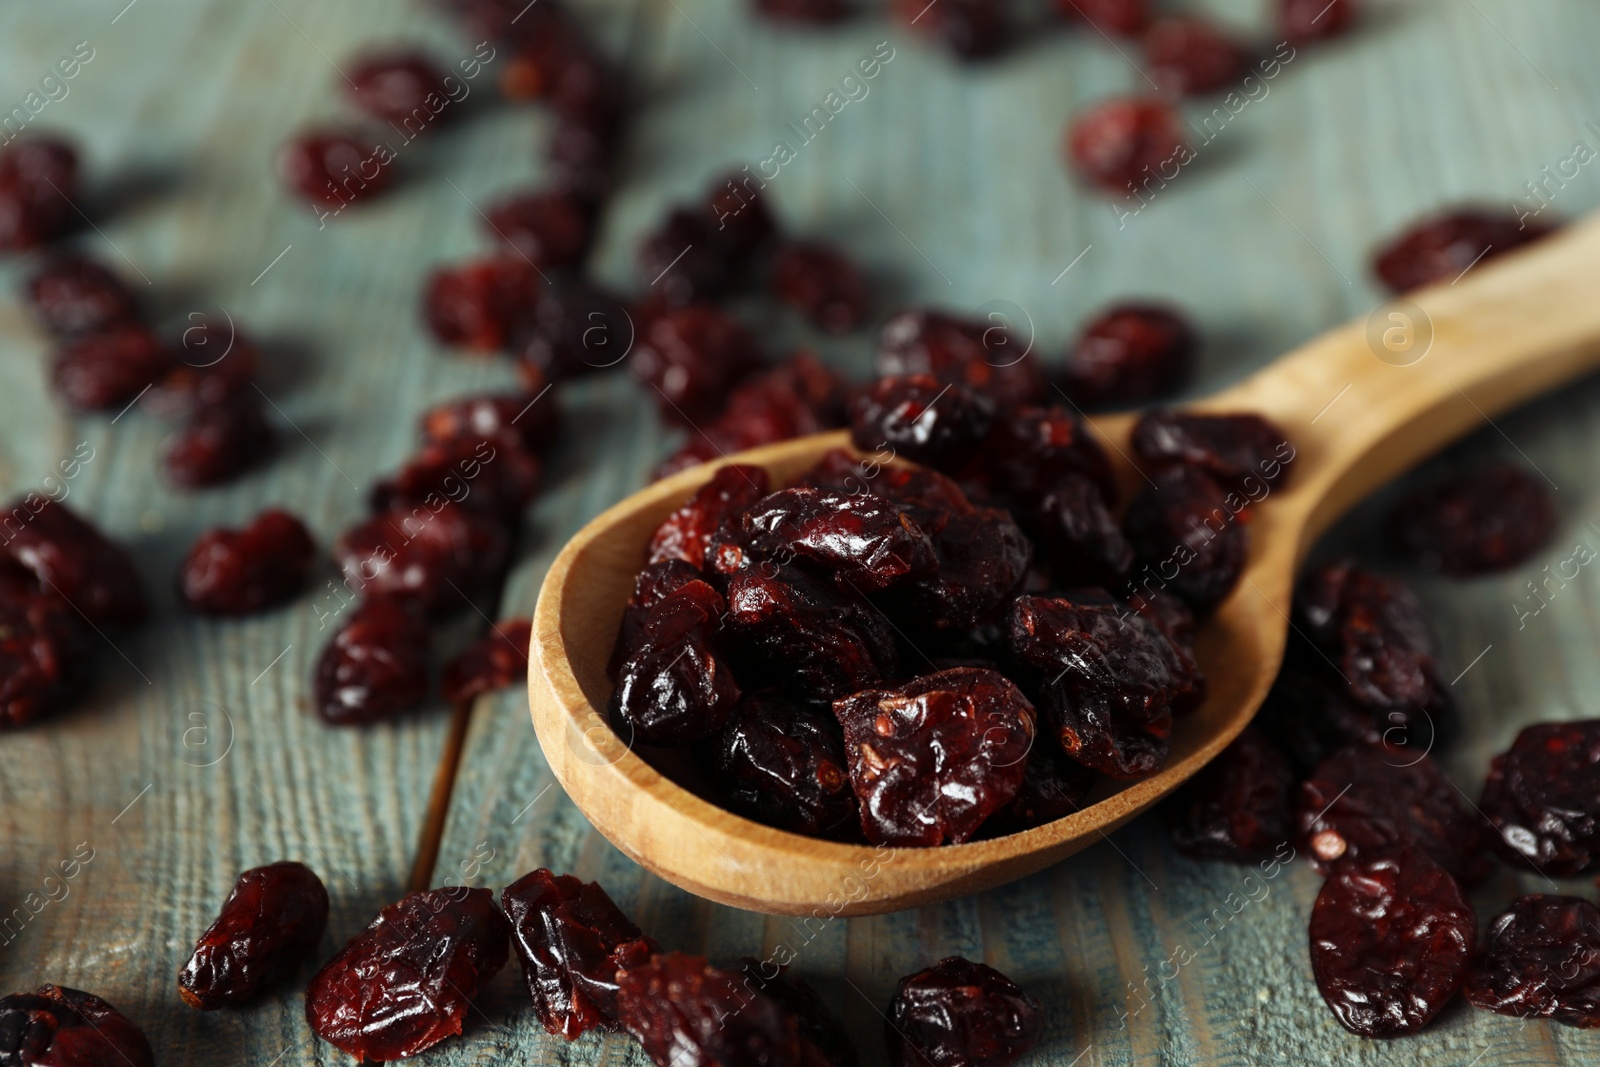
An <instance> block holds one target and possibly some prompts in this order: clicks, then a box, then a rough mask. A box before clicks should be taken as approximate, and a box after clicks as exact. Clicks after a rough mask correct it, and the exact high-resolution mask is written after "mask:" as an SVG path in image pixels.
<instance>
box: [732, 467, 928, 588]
mask: <svg viewBox="0 0 1600 1067" xmlns="http://www.w3.org/2000/svg"><path fill="white" fill-rule="evenodd" d="M740 526H741V529H742V532H743V535H744V538H743V539H744V543H745V544H746V545H748V546H749V547H750V548H751V550H753V551H755V552H757V553H759V554H761V555H763V556H765V557H767V558H771V559H779V560H784V561H788V560H794V561H796V562H798V563H800V564H802V565H804V566H808V567H812V568H814V569H817V570H819V571H822V572H824V573H827V574H830V575H832V576H833V577H834V579H835V580H836V581H838V582H839V583H841V584H843V585H845V586H848V587H849V588H852V589H854V590H856V591H857V592H859V593H873V592H878V591H880V590H883V589H887V588H889V587H890V586H892V585H895V584H896V583H899V582H902V581H905V580H907V579H913V578H919V577H926V576H929V575H932V574H933V573H934V571H935V570H936V568H937V567H938V557H937V555H936V554H935V552H934V547H933V543H932V541H931V540H930V539H929V537H928V535H927V534H926V533H925V532H924V531H923V530H922V529H921V528H920V527H919V526H917V524H916V523H914V522H913V521H911V519H910V517H908V516H907V515H906V514H905V513H904V512H902V511H901V510H900V509H899V508H897V507H895V506H894V505H893V504H892V503H890V502H889V501H888V500H886V499H884V498H883V497H878V496H871V495H856V496H852V495H850V494H847V493H838V492H833V491H831V490H825V489H810V488H804V487H797V488H793V489H783V490H780V491H779V492H776V493H773V494H772V495H771V496H768V497H766V498H764V499H762V500H760V501H758V502H756V503H755V504H752V505H751V506H750V507H749V508H747V509H746V510H745V512H744V515H743V517H742V518H741V520H740Z"/></svg>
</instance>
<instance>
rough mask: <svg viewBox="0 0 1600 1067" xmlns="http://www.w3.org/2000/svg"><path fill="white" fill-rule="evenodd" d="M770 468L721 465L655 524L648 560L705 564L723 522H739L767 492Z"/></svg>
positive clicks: (646, 559) (646, 551)
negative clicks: (681, 505)
mask: <svg viewBox="0 0 1600 1067" xmlns="http://www.w3.org/2000/svg"><path fill="white" fill-rule="evenodd" d="M768 486H769V482H768V478H767V472H766V470H764V469H763V468H761V467H751V466H747V465H744V464H737V463H730V464H728V465H727V466H725V467H720V468H718V469H717V472H716V473H715V474H713V475H712V476H711V479H710V480H709V481H707V482H706V484H705V485H703V486H701V487H700V488H699V489H697V490H695V494H694V496H692V497H690V498H689V500H688V502H687V503H685V504H684V505H683V507H681V508H679V509H678V510H677V511H674V512H673V513H672V514H671V515H668V516H667V518H666V521H665V522H663V523H662V524H661V525H660V526H658V527H656V532H655V533H653V534H652V535H651V536H650V545H649V547H648V548H647V549H645V562H646V563H664V562H666V561H667V560H669V559H681V560H683V561H684V562H685V563H691V564H693V565H694V566H696V567H703V566H705V562H706V548H707V546H709V545H710V543H711V537H712V535H713V534H715V533H716V532H717V529H718V528H719V527H720V526H722V525H723V524H724V523H727V522H732V523H735V524H737V523H738V521H739V516H741V515H743V514H744V513H745V510H746V509H747V508H749V507H750V506H751V505H752V504H754V503H755V502H756V501H758V500H760V499H762V498H763V497H765V496H766V495H767V490H768Z"/></svg>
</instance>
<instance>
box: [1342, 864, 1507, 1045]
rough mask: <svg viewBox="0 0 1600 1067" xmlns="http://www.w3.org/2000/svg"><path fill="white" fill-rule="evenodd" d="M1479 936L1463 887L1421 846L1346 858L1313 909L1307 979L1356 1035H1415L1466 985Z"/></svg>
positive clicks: (1343, 1024)
mask: <svg viewBox="0 0 1600 1067" xmlns="http://www.w3.org/2000/svg"><path fill="white" fill-rule="evenodd" d="M1476 931H1477V917H1476V916H1475V915H1474V914H1473V911H1472V905H1471V904H1468V903H1467V899H1466V897H1464V896H1462V894H1461V887H1460V886H1458V885H1457V884H1456V881H1455V879H1454V878H1452V877H1451V876H1450V873H1449V872H1448V871H1446V870H1445V869H1444V868H1442V867H1440V866H1439V865H1438V864H1437V863H1435V862H1433V860H1431V859H1429V858H1428V855H1427V853H1425V852H1423V851H1422V850H1420V849H1415V848H1412V849H1403V850H1401V851H1399V852H1395V853H1391V854H1389V855H1384V856H1379V857H1377V858H1374V859H1363V860H1348V861H1345V862H1343V863H1340V864H1339V865H1338V866H1337V867H1336V868H1334V870H1333V871H1332V872H1331V873H1330V874H1329V875H1328V880H1327V881H1326V882H1324V883H1323V885H1322V891H1321V892H1320V893H1318V894H1317V902H1316V904H1315V905H1313V906H1312V908H1311V973H1312V974H1313V975H1315V976H1316V980H1317V990H1318V992H1320V993H1321V994H1322V999H1323V1000H1324V1001H1326V1002H1327V1004H1328V1007H1329V1008H1331V1009H1332V1010H1333V1015H1334V1018H1336V1019H1338V1020H1339V1024H1340V1025H1341V1026H1343V1027H1344V1028H1345V1029H1346V1030H1349V1031H1350V1032H1351V1033H1353V1034H1359V1035H1360V1036H1362V1037H1398V1036H1400V1035H1403V1034H1414V1033H1416V1032H1417V1031H1418V1030H1421V1029H1422V1028H1423V1027H1425V1026H1427V1025H1428V1023H1429V1022H1431V1021H1432V1020H1433V1017H1434V1016H1435V1015H1437V1014H1438V1013H1439V1009H1440V1008H1442V1007H1444V1006H1445V1004H1446V1003H1447V1002H1448V1001H1449V1000H1450V998H1451V997H1453V996H1455V995H1456V990H1457V989H1459V988H1460V987H1461V981H1462V979H1463V978H1465V977H1466V973H1467V965H1468V962H1469V960H1470V957H1471V956H1472V942H1473V938H1474V935H1475V933H1476Z"/></svg>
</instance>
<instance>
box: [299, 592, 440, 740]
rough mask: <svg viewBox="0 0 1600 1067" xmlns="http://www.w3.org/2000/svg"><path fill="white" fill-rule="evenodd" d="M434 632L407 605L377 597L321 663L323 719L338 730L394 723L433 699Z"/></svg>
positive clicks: (318, 695) (318, 693)
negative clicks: (430, 689) (431, 658)
mask: <svg viewBox="0 0 1600 1067" xmlns="http://www.w3.org/2000/svg"><path fill="white" fill-rule="evenodd" d="M430 644H431V641H430V638H429V636H428V627H427V624H426V623H425V622H423V621H422V619H421V618H419V617H418V616H417V614H416V613H415V612H414V611H413V610H412V609H411V607H410V605H408V604H406V603H405V602H404V601H401V600H396V599H394V598H392V597H382V596H378V597H371V598H370V599H368V600H367V601H365V602H364V603H363V604H362V605H361V606H360V607H358V608H356V609H355V611H354V612H353V613H352V614H351V616H350V618H349V619H347V620H346V621H345V624H344V625H343V626H341V627H340V628H339V631H338V632H337V633H336V634H334V635H333V640H331V641H329V642H328V644H327V647H325V648H324V649H323V650H322V655H321V656H320V657H319V658H318V659H317V667H316V674H315V675H314V679H313V688H314V689H315V694H314V695H315V699H316V708H317V714H318V715H320V716H321V717H322V719H323V721H324V722H327V723H330V724H332V725H334V726H366V725H368V724H370V723H375V722H380V721H382V720H384V719H391V718H394V717H395V716H396V715H399V714H400V713H401V712H403V711H409V710H411V709H412V708H414V707H416V706H418V705H419V704H421V703H422V702H423V701H424V700H426V699H427V698H428V656H429V646H430Z"/></svg>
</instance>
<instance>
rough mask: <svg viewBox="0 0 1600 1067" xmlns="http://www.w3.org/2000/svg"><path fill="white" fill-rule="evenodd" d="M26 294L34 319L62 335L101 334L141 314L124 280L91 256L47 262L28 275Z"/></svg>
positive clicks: (67, 257) (71, 257)
mask: <svg viewBox="0 0 1600 1067" xmlns="http://www.w3.org/2000/svg"><path fill="white" fill-rule="evenodd" d="M26 295H27V298H28V309H29V310H30V311H32V312H33V318H34V321H35V322H37V323H38V324H39V326H40V328H42V329H44V330H46V331H48V332H49V333H53V334H56V335H57V336H61V337H72V336H75V335H77V334H85V333H99V332H101V331H103V330H106V329H109V328H110V327H112V326H115V325H117V324H118V323H123V322H128V321H129V320H132V319H135V318H138V315H139V306H138V303H137V302H136V301H135V300H134V296H133V292H132V291H131V290H130V289H129V288H128V287H127V286H126V285H124V284H123V281H122V279H121V278H119V277H117V276H116V275H115V274H113V273H112V272H111V271H110V270H109V269H108V268H107V267H106V266H105V265H104V264H102V263H98V262H96V261H95V260H92V259H89V258H88V257H87V256H72V255H69V256H64V257H61V258H58V259H53V260H50V261H49V262H47V263H45V264H44V265H43V266H42V267H40V268H39V269H38V270H36V271H34V272H33V274H31V275H30V276H29V277H28V282H27V290H26Z"/></svg>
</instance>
